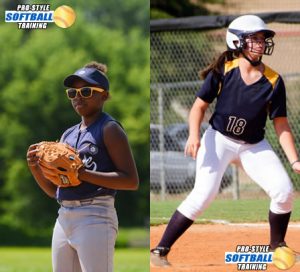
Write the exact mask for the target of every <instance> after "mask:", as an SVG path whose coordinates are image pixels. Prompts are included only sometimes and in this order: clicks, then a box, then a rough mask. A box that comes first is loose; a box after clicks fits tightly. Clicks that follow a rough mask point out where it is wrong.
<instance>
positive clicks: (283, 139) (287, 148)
mask: <svg viewBox="0 0 300 272" xmlns="http://www.w3.org/2000/svg"><path fill="white" fill-rule="evenodd" d="M279 142H280V145H281V146H282V149H283V151H284V153H285V154H286V156H287V158H288V160H289V162H290V163H293V162H295V161H296V160H298V159H299V157H298V154H297V151H296V147H295V142H294V137H293V135H292V133H291V132H287V131H285V132H282V133H281V135H280V136H279Z"/></svg>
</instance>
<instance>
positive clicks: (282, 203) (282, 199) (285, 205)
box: [270, 190, 293, 213]
mask: <svg viewBox="0 0 300 272" xmlns="http://www.w3.org/2000/svg"><path fill="white" fill-rule="evenodd" d="M292 204H293V191H292V190H287V191H281V192H278V193H277V194H275V195H274V196H273V197H272V202H271V208H270V209H271V211H272V212H275V213H288V212H290V211H291V210H292Z"/></svg>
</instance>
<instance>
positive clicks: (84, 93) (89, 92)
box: [80, 87, 92, 97]
mask: <svg viewBox="0 0 300 272" xmlns="http://www.w3.org/2000/svg"><path fill="white" fill-rule="evenodd" d="M80 94H81V96H82V97H90V96H91V95H92V89H91V88H89V87H84V88H81V92H80Z"/></svg>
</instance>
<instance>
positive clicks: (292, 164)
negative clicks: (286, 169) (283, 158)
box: [291, 159, 300, 168]
mask: <svg viewBox="0 0 300 272" xmlns="http://www.w3.org/2000/svg"><path fill="white" fill-rule="evenodd" d="M297 162H300V160H299V159H297V160H295V161H293V162H291V167H292V168H293V166H294V164H295V163H297Z"/></svg>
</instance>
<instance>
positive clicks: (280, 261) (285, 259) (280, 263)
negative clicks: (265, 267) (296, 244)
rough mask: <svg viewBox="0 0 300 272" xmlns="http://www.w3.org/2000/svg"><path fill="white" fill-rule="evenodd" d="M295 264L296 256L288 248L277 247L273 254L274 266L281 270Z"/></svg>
mask: <svg viewBox="0 0 300 272" xmlns="http://www.w3.org/2000/svg"><path fill="white" fill-rule="evenodd" d="M295 262H296V255H295V253H294V251H293V250H291V249H290V248H289V247H278V248H276V249H275V251H274V254H273V263H274V265H275V266H276V267H277V268H278V269H281V270H287V269H290V268H291V267H292V266H293V265H294V264H295Z"/></svg>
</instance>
